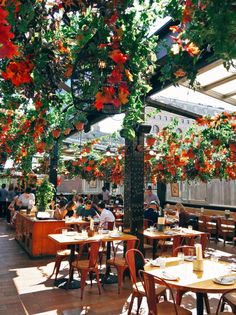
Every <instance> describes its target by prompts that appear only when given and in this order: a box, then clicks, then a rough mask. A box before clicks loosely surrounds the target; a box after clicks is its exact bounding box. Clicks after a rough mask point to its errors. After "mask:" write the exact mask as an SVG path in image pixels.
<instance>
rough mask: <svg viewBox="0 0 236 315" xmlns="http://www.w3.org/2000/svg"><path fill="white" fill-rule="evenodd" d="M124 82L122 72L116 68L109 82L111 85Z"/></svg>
mask: <svg viewBox="0 0 236 315" xmlns="http://www.w3.org/2000/svg"><path fill="white" fill-rule="evenodd" d="M121 80H122V73H121V72H120V69H119V68H115V69H114V70H113V71H112V73H111V75H110V77H109V78H108V82H109V83H111V84H115V83H118V82H120V81H121Z"/></svg>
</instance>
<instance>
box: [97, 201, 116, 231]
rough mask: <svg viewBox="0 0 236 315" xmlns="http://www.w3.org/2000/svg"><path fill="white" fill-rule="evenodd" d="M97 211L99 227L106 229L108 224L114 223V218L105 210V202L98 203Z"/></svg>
mask: <svg viewBox="0 0 236 315" xmlns="http://www.w3.org/2000/svg"><path fill="white" fill-rule="evenodd" d="M97 208H98V211H99V212H100V224H99V226H100V227H102V228H104V229H108V222H115V217H114V215H113V213H112V212H111V211H110V210H107V209H106V208H105V202H104V201H99V203H98V204H97Z"/></svg>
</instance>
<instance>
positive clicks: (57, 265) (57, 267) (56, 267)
mask: <svg viewBox="0 0 236 315" xmlns="http://www.w3.org/2000/svg"><path fill="white" fill-rule="evenodd" d="M63 259H65V257H60V256H57V257H56V260H55V264H54V268H53V272H52V274H51V275H50V276H49V278H51V277H52V276H53V275H54V273H55V280H57V276H58V273H59V270H60V266H61V262H62V260H63Z"/></svg>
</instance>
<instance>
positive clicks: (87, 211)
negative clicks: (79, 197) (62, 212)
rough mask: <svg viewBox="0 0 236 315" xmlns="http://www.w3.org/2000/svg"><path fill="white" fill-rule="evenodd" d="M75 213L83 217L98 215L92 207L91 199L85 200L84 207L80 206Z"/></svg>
mask: <svg viewBox="0 0 236 315" xmlns="http://www.w3.org/2000/svg"><path fill="white" fill-rule="evenodd" d="M77 214H78V216H82V217H85V218H88V217H91V218H93V217H98V214H97V212H96V210H95V209H94V208H93V207H92V201H91V200H86V201H85V203H84V207H81V209H79V211H78V212H77Z"/></svg>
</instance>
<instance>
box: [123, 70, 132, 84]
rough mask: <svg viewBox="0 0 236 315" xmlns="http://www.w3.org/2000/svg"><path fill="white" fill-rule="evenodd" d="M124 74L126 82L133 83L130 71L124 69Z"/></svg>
mask: <svg viewBox="0 0 236 315" xmlns="http://www.w3.org/2000/svg"><path fill="white" fill-rule="evenodd" d="M125 74H126V76H127V78H128V80H129V81H130V82H133V81H134V79H133V75H132V74H131V73H130V71H129V70H128V69H125Z"/></svg>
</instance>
